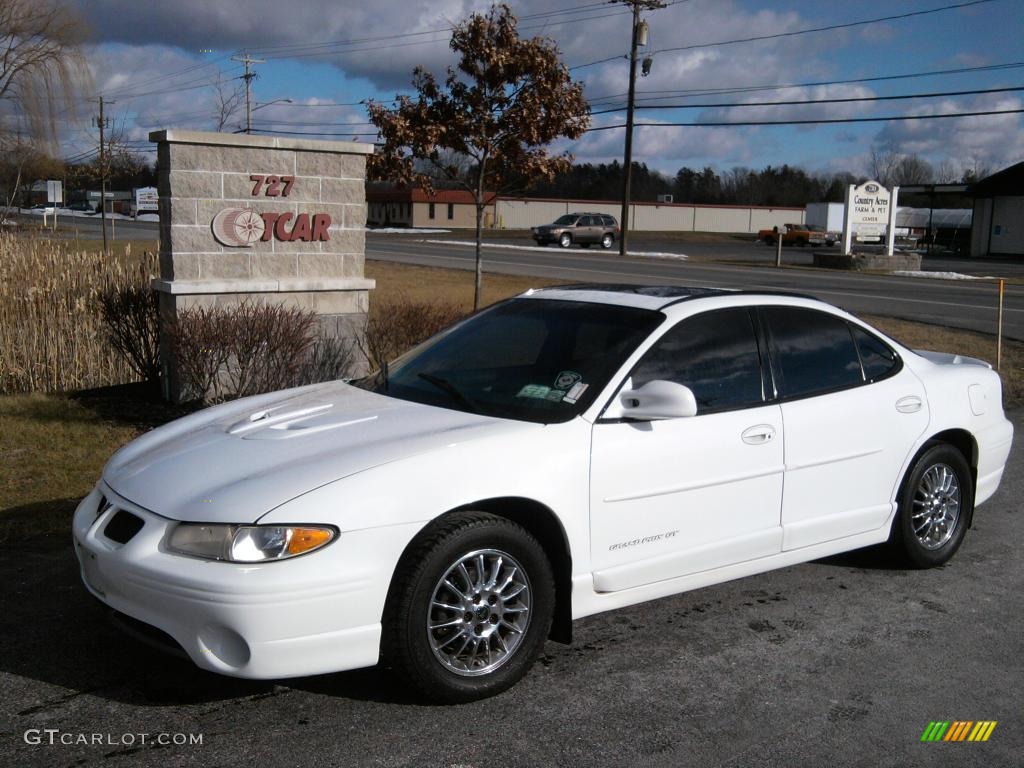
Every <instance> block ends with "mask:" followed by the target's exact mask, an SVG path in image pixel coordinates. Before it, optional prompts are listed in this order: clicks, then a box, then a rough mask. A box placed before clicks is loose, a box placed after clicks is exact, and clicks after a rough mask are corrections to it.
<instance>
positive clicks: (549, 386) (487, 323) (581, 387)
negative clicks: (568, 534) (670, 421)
mask: <svg viewBox="0 0 1024 768" xmlns="http://www.w3.org/2000/svg"><path fill="white" fill-rule="evenodd" d="M664 319H665V316H664V315H663V314H662V313H660V312H655V311H652V310H648V309H638V308H636V307H624V306H617V305H608V304H593V303H590V302H580V301H562V300H554V299H512V300H510V301H506V302H503V303H501V304H498V305H496V306H494V307H491V308H490V309H487V310H484V311H483V312H480V313H479V314H477V315H474V316H472V317H470V318H468V319H466V320H464V321H463V322H461V323H458V324H456V325H454V326H452V327H451V328H449V329H447V330H445V331H442V332H441V333H439V334H438V335H436V336H434V337H432V338H430V339H428V340H427V341H425V342H424V343H423V344H421V345H419V346H418V347H415V348H414V349H412V350H411V351H409V352H407V353H406V354H405V355H403V356H402V357H400V358H398V359H397V360H395V361H394V362H393V363H391V365H390V366H389V367H388V370H387V375H385V372H384V371H378V372H377V373H375V374H372V375H370V376H367V377H366V378H365V379H361V380H360V381H358V382H355V385H356V386H359V387H362V388H363V389H369V390H371V391H374V392H378V393H380V394H382V395H387V396H389V397H395V398H398V399H401V400H411V401H414V402H419V403H425V404H428V405H435V406H440V407H442V408H452V409H455V410H463V411H470V412H473V413H482V414H485V415H488V416H496V417H501V418H509V419H519V420H523V421H534V422H540V423H554V422H562V421H568V420H569V419H571V418H573V417H574V416H576V415H577V414H579V413H582V412H583V411H584V410H586V408H587V407H588V406H589V405H590V403H591V402H592V401H593V399H594V398H595V397H596V396H597V395H598V394H600V392H601V391H602V390H603V389H604V388H605V386H607V384H608V381H609V380H610V379H611V377H612V376H613V375H614V374H615V373H616V372H617V371H618V370H619V369H620V368H621V366H622V364H623V362H625V360H626V358H627V357H628V356H629V355H630V354H631V353H632V352H633V351H634V350H635V349H636V348H637V347H638V346H639V345H640V343H641V342H642V341H643V340H644V339H646V338H647V337H648V336H649V335H650V333H651V331H653V330H654V329H655V328H656V327H657V326H658V325H659V324H660V323H662V322H663V321H664Z"/></svg>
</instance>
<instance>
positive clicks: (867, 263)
mask: <svg viewBox="0 0 1024 768" xmlns="http://www.w3.org/2000/svg"><path fill="white" fill-rule="evenodd" d="M814 266H816V267H824V268H825V269H851V270H854V271H857V272H895V271H897V270H899V271H914V272H916V271H917V270H919V269H921V254H919V253H911V252H909V251H897V252H896V253H894V254H893V255H892V256H887V255H886V254H885V253H871V252H865V253H853V254H850V255H849V256H846V255H844V254H842V253H835V252H831V251H815V252H814Z"/></svg>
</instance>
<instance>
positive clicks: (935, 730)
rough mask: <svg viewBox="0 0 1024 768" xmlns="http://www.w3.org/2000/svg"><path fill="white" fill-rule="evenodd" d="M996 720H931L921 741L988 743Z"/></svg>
mask: <svg viewBox="0 0 1024 768" xmlns="http://www.w3.org/2000/svg"><path fill="white" fill-rule="evenodd" d="M996 722H997V721H996V720H977V721H975V720H953V721H952V722H950V721H949V720H937V721H936V720H933V721H932V722H930V723H928V727H927V728H925V729H924V733H922V734H921V741H988V737H989V736H991V735H992V731H994V730H995V727H996Z"/></svg>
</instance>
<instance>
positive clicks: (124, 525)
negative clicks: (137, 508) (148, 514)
mask: <svg viewBox="0 0 1024 768" xmlns="http://www.w3.org/2000/svg"><path fill="white" fill-rule="evenodd" d="M145 524H146V523H145V521H144V520H143V519H142V518H141V517H136V516H135V515H133V514H132V513H131V512H126V511H125V510H123V509H119V510H117V513H116V514H115V515H114V516H113V517H112V518H110V522H109V523H107V527H106V528H104V529H103V535H104V536H106V537H107V538H108V539H110V540H111V541H116V542H117V543H118V544H127V543H128V542H129V541H131V540H132V537H133V536H134V535H135V534H137V533H138V532H139V531H141V530H142V526H143V525H145Z"/></svg>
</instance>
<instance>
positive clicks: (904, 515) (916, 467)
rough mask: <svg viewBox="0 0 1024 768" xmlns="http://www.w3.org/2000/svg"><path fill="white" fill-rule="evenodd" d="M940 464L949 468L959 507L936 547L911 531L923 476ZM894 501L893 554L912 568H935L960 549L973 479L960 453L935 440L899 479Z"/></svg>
mask: <svg viewBox="0 0 1024 768" xmlns="http://www.w3.org/2000/svg"><path fill="white" fill-rule="evenodd" d="M941 467H945V468H947V469H949V470H951V471H952V474H953V476H954V478H955V482H956V486H957V488H958V490H959V492H958V500H959V509H958V511H957V516H956V520H955V522H954V523H953V524H952V526H951V528H950V527H947V528H945V529H943V530H951V531H952V532H951V533H950V534H949V535H948V538H945V534H943V537H942V538H945V541H944V542H943V543H941V545H940V546H937V547H935V548H929V547H928V546H926V545H925V544H924V543H923V542H922V540H921V539H920V538H919V537H918V535H917V533H915V524H914V514H915V504H914V502H915V497H917V496H918V495H919V491H921V492H922V493H923V490H922V481H923V479H924V477H925V475H926V474H927V473H928V472H929V470H931V469H932V468H941ZM940 471H941V470H940ZM925 498H926V497H925V496H921V497H920V499H919V504H918V506H921V505H922V504H923V503H925V502H923V501H921V499H925ZM897 503H898V507H897V513H896V520H895V521H894V522H893V528H892V534H891V535H890V537H889V543H890V546H891V547H892V549H893V551H894V554H895V555H896V556H897V557H899V558H900V559H901V560H902V561H903V562H904V563H905V564H906V565H908V566H910V567H912V568H935V567H936V566H939V565H943V564H944V563H947V562H948V561H949V560H950V558H952V557H953V555H955V554H956V551H957V550H958V549H960V545H961V544H962V543H963V540H964V535H965V534H966V533H967V524H968V521H969V520H970V519H971V515H972V513H973V509H974V479H973V477H972V475H971V468H970V466H968V464H967V460H966V459H965V458H964V456H963V454H962V453H960V451H958V450H957V449H956V448H954V447H953V446H951V445H949V444H948V443H938V442H936V443H929V444H928V445H926V446H925V449H924V450H923V451H922V453H921V455H920V456H918V457H917V460H916V461H915V462H914V463H913V465H912V466H911V467H910V470H909V471H908V472H907V475H906V477H905V478H904V479H903V484H902V485H901V486H900V492H899V496H898V497H897ZM918 514H927V512H925V511H922V512H921V513H918ZM918 522H919V523H924V522H925V521H923V520H920V519H919V520H918ZM934 543H936V544H937V543H938V542H934Z"/></svg>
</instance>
